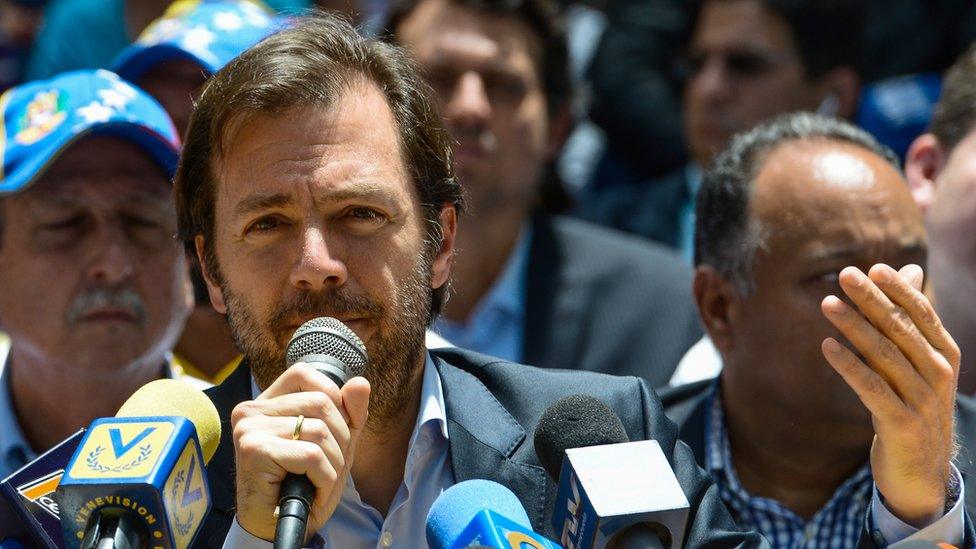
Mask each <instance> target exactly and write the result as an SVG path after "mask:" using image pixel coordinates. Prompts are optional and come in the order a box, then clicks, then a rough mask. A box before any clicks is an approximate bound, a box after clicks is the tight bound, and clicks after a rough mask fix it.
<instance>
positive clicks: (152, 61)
mask: <svg viewBox="0 0 976 549" xmlns="http://www.w3.org/2000/svg"><path fill="white" fill-rule="evenodd" d="M278 28H279V25H278V24H277V23H276V21H275V18H274V13H273V12H272V11H270V9H268V8H267V7H265V6H264V4H261V3H258V2H254V1H253V0H178V1H177V2H175V3H173V4H172V5H171V6H170V7H169V9H167V10H166V13H164V14H163V16H162V17H160V18H159V19H157V20H155V21H154V22H153V23H152V24H151V25H149V27H147V28H146V30H145V31H143V32H142V34H141V35H139V38H137V39H136V41H135V42H134V43H133V44H131V45H130V46H129V47H127V48H126V49H124V50H122V53H120V54H119V56H118V57H116V58H115V61H113V62H112V66H111V68H112V70H114V71H115V72H116V73H118V74H119V75H121V76H122V77H123V78H126V79H128V80H131V81H133V82H134V81H136V80H138V79H139V78H140V77H141V76H142V75H143V74H145V73H146V72H147V71H149V70H150V69H152V68H153V67H155V66H156V65H158V64H160V63H163V62H166V61H169V60H172V59H187V60H189V61H192V62H194V63H196V64H197V65H199V66H200V67H201V68H202V69H203V70H205V71H206V72H207V73H208V74H211V75H212V74H214V73H216V72H217V71H219V70H220V69H221V68H223V67H224V65H226V64H227V63H229V62H230V61H231V60H232V59H234V58H235V57H237V56H238V55H240V54H241V53H242V52H243V51H244V50H246V49H247V48H250V47H251V46H253V45H254V44H257V43H258V42H259V41H260V40H261V39H262V38H264V37H265V36H267V35H268V34H269V33H270V32H272V31H273V30H276V29H278Z"/></svg>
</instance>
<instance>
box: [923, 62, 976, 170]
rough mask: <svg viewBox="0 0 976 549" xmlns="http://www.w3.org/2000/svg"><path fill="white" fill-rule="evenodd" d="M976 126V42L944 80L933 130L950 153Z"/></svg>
mask: <svg viewBox="0 0 976 549" xmlns="http://www.w3.org/2000/svg"><path fill="white" fill-rule="evenodd" d="M974 126H976V43H974V44H973V45H971V46H969V49H968V50H966V52H965V53H963V54H962V55H960V56H959V58H958V59H956V62H955V63H953V64H952V66H951V67H949V70H947V71H946V73H945V78H943V80H942V95H941V96H939V102H938V103H936V104H935V110H934V111H933V112H932V121H931V122H930V123H929V132H930V133H931V134H933V135H935V137H936V139H938V140H939V144H940V145H941V146H942V147H943V149H945V151H946V152H948V151H951V150H952V149H954V148H955V147H956V145H958V144H959V142H960V141H962V140H963V139H965V138H966V136H967V135H969V132H971V131H972V130H973V127H974Z"/></svg>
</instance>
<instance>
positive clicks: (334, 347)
mask: <svg viewBox="0 0 976 549" xmlns="http://www.w3.org/2000/svg"><path fill="white" fill-rule="evenodd" d="M309 355H328V356H333V357H335V358H337V359H339V360H341V361H342V363H343V364H345V365H346V373H347V374H349V376H350V377H355V376H361V375H363V372H365V371H366V362H367V361H368V358H367V356H366V346H365V345H363V342H362V341H360V339H359V337H358V336H357V335H356V334H355V332H353V331H352V330H350V329H349V327H348V326H346V325H345V324H343V323H342V322H340V321H339V320H336V319H334V318H332V317H328V316H320V317H318V318H313V319H312V320H309V321H308V322H306V323H305V324H302V325H301V326H299V327H298V329H297V330H295V334H294V335H293V336H291V341H289V342H288V348H287V350H286V351H285V364H286V365H287V366H288V367H289V368H290V367H291V366H292V365H293V364H295V363H296V362H301V361H302V359H303V358H305V357H307V356H309Z"/></svg>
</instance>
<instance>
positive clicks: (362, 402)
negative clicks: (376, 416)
mask: <svg viewBox="0 0 976 549" xmlns="http://www.w3.org/2000/svg"><path fill="white" fill-rule="evenodd" d="M369 393H370V387H369V382H368V381H366V378H363V377H354V378H352V379H350V380H349V381H347V382H346V384H345V385H344V386H343V387H342V404H343V407H344V408H345V409H346V413H347V414H348V415H349V438H350V440H349V446H348V449H347V452H346V455H347V456H349V461H350V463H352V459H353V458H354V457H355V455H356V447H357V446H358V445H359V436H360V435H361V434H362V432H363V430H364V429H365V428H366V419H367V417H368V416H369Z"/></svg>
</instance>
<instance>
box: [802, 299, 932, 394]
mask: <svg viewBox="0 0 976 549" xmlns="http://www.w3.org/2000/svg"><path fill="white" fill-rule="evenodd" d="M821 310H822V311H823V313H824V316H826V317H827V320H829V321H830V323H831V324H833V325H834V327H836V328H837V329H838V330H839V331H840V333H841V334H843V335H844V337H845V338H847V340H848V341H850V343H851V345H853V346H854V348H855V349H856V350H857V351H858V352H859V353H860V354H861V356H863V357H864V359H865V360H866V361H867V363H868V365H869V366H870V367H871V368H872V369H873V370H874V371H875V372H877V373H878V374H879V375H880V376H881V377H882V378H883V379H884V380H885V381H886V382H887V384H888V386H890V387H891V388H892V389H894V391H895V392H896V393H897V394H898V395H899V397H900V398H901V399H902V400H903V401H904V402H906V403H909V404H915V403H918V401H920V400H924V399H926V398H929V395H930V394H931V388H930V387H929V386H928V385H927V384H926V383H925V380H924V379H922V377H921V376H920V375H919V374H918V372H916V371H915V368H914V367H913V366H912V364H911V362H909V361H908V359H907V358H905V356H904V355H903V354H902V351H901V349H899V348H898V347H897V346H896V345H895V344H894V343H892V342H891V341H890V340H889V339H888V338H887V337H885V335H884V334H882V333H881V332H879V331H878V330H877V328H875V327H874V326H872V325H871V323H869V322H868V321H867V320H865V319H864V317H862V316H861V315H860V313H858V312H857V311H855V310H854V309H852V308H851V307H850V306H848V305H847V304H846V303H844V302H843V301H841V300H840V299H838V298H837V297H836V296H832V295H830V296H827V297H825V298H824V300H823V302H822V303H821Z"/></svg>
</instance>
